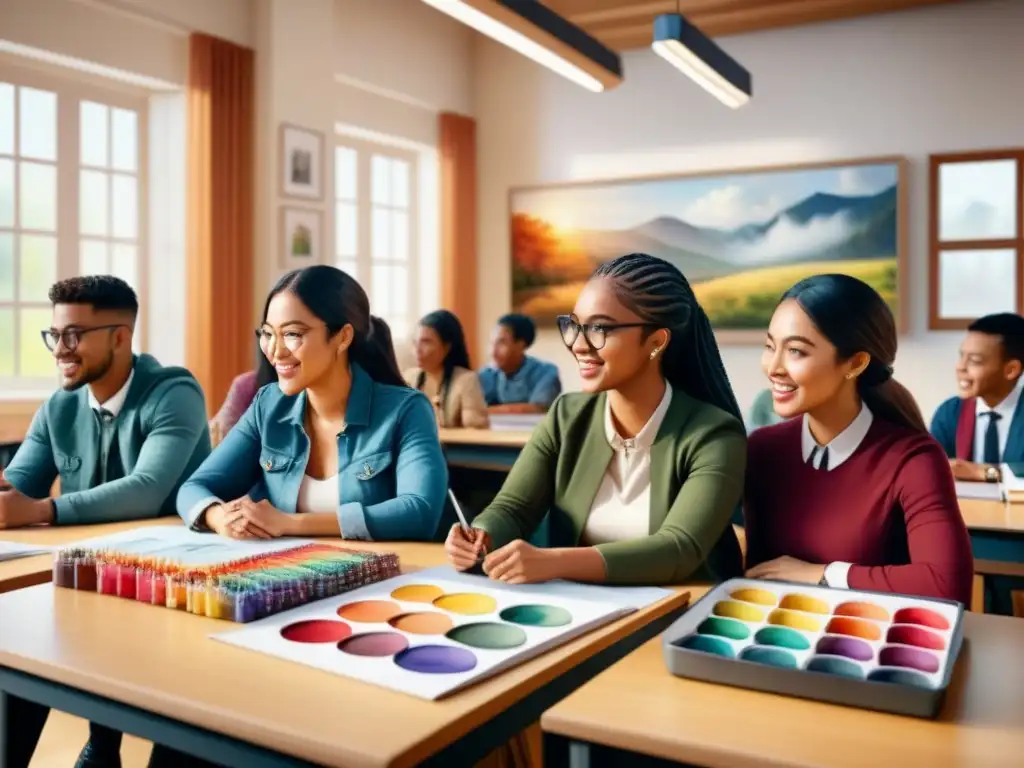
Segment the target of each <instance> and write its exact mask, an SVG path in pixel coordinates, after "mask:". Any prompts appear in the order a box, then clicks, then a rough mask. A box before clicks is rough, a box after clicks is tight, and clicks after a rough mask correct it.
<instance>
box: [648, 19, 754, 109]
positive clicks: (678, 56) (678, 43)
mask: <svg viewBox="0 0 1024 768" xmlns="http://www.w3.org/2000/svg"><path fill="white" fill-rule="evenodd" d="M651 48H652V49H653V50H654V52H655V53H656V54H658V55H659V56H661V58H663V59H665V61H667V62H668V63H669V64H671V65H672V66H674V67H676V68H677V69H679V70H680V71H682V72H683V73H684V74H685V75H687V76H688V77H690V78H691V79H692V80H694V81H695V82H696V83H697V84H698V85H699V86H701V87H702V88H703V89H704V90H706V91H707V92H708V93H710V94H711V95H712V96H715V97H716V98H717V99H718V100H719V101H721V102H722V103H723V104H725V105H726V106H729V107H732V108H733V109H736V108H738V107H742V106H743V105H744V104H746V103H747V102H748V101H750V96H751V94H752V92H753V90H752V84H751V78H750V73H749V72H748V71H747V70H746V69H744V68H743V65H741V64H740V63H739V62H737V61H736V60H735V59H734V58H732V57H731V56H730V55H729V54H727V53H726V52H725V51H723V50H722V49H721V48H719V47H718V45H717V44H716V43H715V42H714V41H713V40H712V39H711V38H709V37H708V36H707V35H705V34H704V33H703V32H701V31H700V30H699V29H697V27H695V26H693V24H691V23H690V22H689V21H687V20H686V19H685V18H684V17H683V16H682V15H681V14H678V13H663V14H661V15H660V16H658V17H657V18H655V20H654V42H652V43H651Z"/></svg>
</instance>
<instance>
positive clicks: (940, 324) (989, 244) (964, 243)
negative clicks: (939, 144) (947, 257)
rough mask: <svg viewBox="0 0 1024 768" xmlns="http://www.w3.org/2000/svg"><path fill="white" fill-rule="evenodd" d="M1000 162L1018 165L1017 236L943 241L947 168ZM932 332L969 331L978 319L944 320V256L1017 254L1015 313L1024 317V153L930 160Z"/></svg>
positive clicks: (960, 154)
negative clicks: (943, 185) (943, 178)
mask: <svg viewBox="0 0 1024 768" xmlns="http://www.w3.org/2000/svg"><path fill="white" fill-rule="evenodd" d="M997 160H1013V161H1015V162H1016V164H1017V179H1016V190H1017V201H1016V203H1017V204H1016V208H1017V210H1016V214H1017V216H1016V218H1017V233H1016V236H1015V237H1012V238H1008V239H1007V238H989V239H981V240H941V239H940V236H939V227H940V224H941V222H940V216H941V210H940V202H941V201H940V196H941V193H942V190H941V187H940V181H939V179H940V174H941V171H942V167H943V166H945V165H956V164H959V163H979V162H991V161H997ZM928 186H929V190H928V330H930V331H954V330H965V329H966V328H967V327H968V326H969V325H970V324H971V323H972V322H974V320H976V319H977V318H974V317H944V316H942V314H940V310H941V307H940V295H941V293H942V275H941V257H940V254H941V252H943V251H945V252H950V251H979V250H982V251H984V250H995V249H1007V250H1014V251H1016V259H1015V270H1016V272H1015V278H1016V279H1015V286H1014V287H1015V293H1016V300H1015V307H1014V311H1015V312H1017V313H1019V314H1024V149H1003V150H983V151H976V152H956V153H946V154H934V155H929V156H928Z"/></svg>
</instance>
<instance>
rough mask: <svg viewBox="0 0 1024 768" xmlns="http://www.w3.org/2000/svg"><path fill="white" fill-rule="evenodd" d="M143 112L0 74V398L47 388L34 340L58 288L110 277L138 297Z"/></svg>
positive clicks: (47, 364)
mask: <svg viewBox="0 0 1024 768" xmlns="http://www.w3.org/2000/svg"><path fill="white" fill-rule="evenodd" d="M145 109H146V101H145V98H144V97H142V96H139V95H136V94H134V93H132V94H127V93H122V92H120V91H115V90H111V91H109V92H108V91H106V90H104V89H99V88H96V87H94V86H91V85H87V84H85V83H78V82H76V81H72V80H64V79H61V78H56V77H50V76H47V75H45V74H42V73H39V72H35V71H31V72H30V71H24V72H23V71H21V70H15V69H13V68H12V69H7V68H4V69H2V70H0V389H22V390H25V389H29V390H31V389H47V390H48V389H52V387H53V383H54V380H55V373H54V365H53V360H52V358H51V356H50V353H49V351H48V350H47V349H46V347H45V346H44V345H43V342H42V340H41V338H40V333H39V332H40V331H41V330H42V329H44V328H48V327H49V325H50V318H51V308H50V303H49V300H48V298H47V294H48V292H49V289H50V286H51V285H52V284H53V283H54V282H56V281H57V280H59V279H63V278H66V277H71V276H74V275H78V274H115V275H118V276H120V277H122V278H124V279H125V280H126V281H128V282H129V283H130V284H131V285H132V286H133V287H134V288H135V289H136V291H137V292H139V293H140V298H141V290H142V277H143V275H142V274H141V272H142V270H141V266H140V265H141V264H142V260H141V254H142V226H141V213H142V210H143V205H142V203H143V196H142V193H141V189H142V185H141V179H140V169H141V168H142V158H143V154H142V150H143V145H144V142H143V139H144V134H143V131H142V129H141V126H142V125H144V122H143V121H144V119H145ZM141 321H142V318H141V317H140V325H141ZM141 330H142V329H141V328H139V329H138V331H137V333H136V337H135V338H136V344H137V345H138V343H139V340H140V339H141V338H142V334H141Z"/></svg>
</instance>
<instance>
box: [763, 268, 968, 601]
mask: <svg viewBox="0 0 1024 768" xmlns="http://www.w3.org/2000/svg"><path fill="white" fill-rule="evenodd" d="M895 357H896V323H895V320H894V319H893V315H892V312H891V311H890V309H889V307H888V305H886V303H885V301H883V299H882V297H881V296H879V295H878V293H876V292H875V290H874V289H873V288H872V287H871V286H869V285H867V284H866V283H864V282H861V281H860V280H858V279H856V278H854V277H850V276H849V275H838V274H834V275H833V274H830V275H815V276H814V277H809V278H807V279H806V280H801V281H800V282H799V283H797V284H796V285H794V286H793V287H792V288H790V289H789V290H788V291H787V292H786V293H785V295H784V296H783V297H782V301H781V303H780V304H779V306H778V307H777V308H776V310H775V313H774V314H773V315H772V319H771V324H770V325H769V328H768V335H767V339H766V343H765V347H764V354H763V356H762V366H763V368H764V372H765V374H766V375H767V376H768V378H769V380H770V381H771V385H772V395H773V398H774V402H775V410H776V412H777V413H778V414H779V415H780V416H782V417H784V418H786V419H787V421H784V422H782V423H781V424H777V425H774V426H770V427H765V428H763V429H760V430H758V431H756V432H754V433H753V434H752V435H751V436H750V446H749V464H748V469H747V480H746V491H745V495H744V516H745V520H746V529H747V530H746V534H747V567H748V569H749V570H748V571H747V575H748V576H750V577H751V578H765V579H778V580H785V581H799V582H807V583H812V584H821V585H823V586H829V587H838V588H841V589H848V588H849V589H866V590H875V591H881V592H897V593H902V594H909V595H922V596H929V597H941V598H948V599H952V600H959V601H960V602H962V603H964V604H966V603H968V602H969V600H970V593H971V581H972V576H973V571H974V562H973V558H972V556H971V544H970V539H969V538H968V535H967V529H966V528H965V526H964V522H963V518H962V517H961V515H960V508H959V506H958V505H957V499H956V492H955V490H954V485H953V476H952V473H951V472H950V468H949V461H948V460H947V459H946V455H945V453H944V452H943V450H942V448H941V447H940V446H939V444H938V443H936V442H935V440H933V439H932V437H931V436H930V435H929V434H928V429H927V427H926V426H925V423H924V420H923V419H922V418H921V411H920V409H918V407H917V403H916V402H915V401H914V398H913V396H911V394H910V393H909V392H908V391H907V390H906V389H905V388H904V387H902V386H901V385H900V384H898V383H897V382H896V381H895V380H894V379H893V378H892V366H893V361H894V360H895ZM796 416H800V417H801V418H793V417H796Z"/></svg>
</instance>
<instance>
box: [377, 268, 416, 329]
mask: <svg viewBox="0 0 1024 768" xmlns="http://www.w3.org/2000/svg"><path fill="white" fill-rule="evenodd" d="M371 284H372V285H373V291H372V294H373V295H372V296H371V297H370V310H371V311H372V312H373V313H374V314H375V315H383V316H384V317H390V316H392V315H405V314H406V313H407V310H408V306H409V272H408V270H407V269H406V268H405V267H395V266H391V265H390V264H374V265H373V274H372V280H371Z"/></svg>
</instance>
